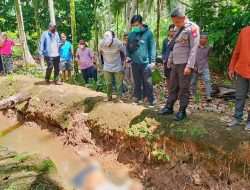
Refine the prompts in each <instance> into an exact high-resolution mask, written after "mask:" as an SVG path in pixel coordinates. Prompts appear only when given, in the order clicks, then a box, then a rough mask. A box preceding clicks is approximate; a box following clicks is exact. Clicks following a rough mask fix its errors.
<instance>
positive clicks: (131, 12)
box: [126, 0, 137, 32]
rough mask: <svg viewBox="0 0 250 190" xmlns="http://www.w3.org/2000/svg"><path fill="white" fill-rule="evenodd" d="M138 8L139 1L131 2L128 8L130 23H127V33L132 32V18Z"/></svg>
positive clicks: (133, 0) (132, 0)
mask: <svg viewBox="0 0 250 190" xmlns="http://www.w3.org/2000/svg"><path fill="white" fill-rule="evenodd" d="M136 6H137V0H131V3H130V6H128V8H129V15H127V18H128V20H127V21H128V22H127V27H126V32H130V30H131V25H130V21H131V19H132V17H133V16H134V14H135V11H136Z"/></svg>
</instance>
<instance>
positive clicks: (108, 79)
mask: <svg viewBox="0 0 250 190" xmlns="http://www.w3.org/2000/svg"><path fill="white" fill-rule="evenodd" d="M113 77H114V78H115V84H116V87H117V88H116V97H117V98H121V95H122V72H121V71H119V72H108V71H104V79H105V82H106V85H107V96H108V98H112V91H113V85H112V81H113Z"/></svg>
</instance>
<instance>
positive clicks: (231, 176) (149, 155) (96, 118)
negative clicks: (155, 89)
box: [0, 76, 250, 190]
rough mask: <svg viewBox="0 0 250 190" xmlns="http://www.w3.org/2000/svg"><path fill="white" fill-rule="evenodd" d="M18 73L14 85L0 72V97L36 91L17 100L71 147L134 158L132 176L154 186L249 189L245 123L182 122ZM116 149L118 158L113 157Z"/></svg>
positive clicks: (196, 116) (201, 116)
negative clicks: (233, 125)
mask: <svg viewBox="0 0 250 190" xmlns="http://www.w3.org/2000/svg"><path fill="white" fill-rule="evenodd" d="M14 78H15V81H14V82H12V85H9V81H8V80H7V79H6V78H4V77H1V78H0V87H1V89H4V90H3V91H1V92H0V99H1V98H4V97H8V96H10V95H12V94H14V93H17V92H21V91H25V92H29V93H31V94H32V99H31V101H30V102H29V103H28V104H22V105H19V106H17V110H18V111H20V112H22V113H23V114H25V115H26V116H27V117H28V118H29V119H32V120H38V119H39V120H41V121H42V122H43V123H46V124H49V125H50V126H55V127H50V131H51V132H53V133H54V134H61V135H60V137H61V138H62V142H64V143H65V144H66V145H68V146H71V147H74V148H75V149H81V148H82V147H88V146H89V147H95V148H92V150H93V153H91V154H93V155H98V156H99V154H97V152H98V151H99V150H101V153H102V154H104V155H105V156H104V157H106V158H107V159H111V160H115V161H118V162H120V163H122V164H125V165H127V164H129V166H131V168H132V170H131V171H130V173H131V176H136V177H138V178H140V179H141V181H142V182H143V183H144V184H145V186H146V187H148V188H150V187H152V186H153V187H155V188H156V189H220V190H221V189H228V188H231V187H233V189H239V185H240V189H244V188H245V187H246V189H248V188H249V187H250V186H249V182H248V179H249V171H250V170H249V165H250V157H249V155H250V143H249V142H250V134H248V133H246V132H245V131H244V130H242V127H239V128H236V129H234V130H227V128H226V126H225V124H224V123H223V122H221V117H223V115H219V114H214V113H208V112H206V113H205V112H195V113H192V114H191V115H189V118H188V119H187V120H185V121H183V122H180V123H177V122H173V121H172V119H171V116H167V117H159V116H157V114H156V112H155V110H149V109H145V108H144V107H142V106H134V105H131V104H117V103H103V102H102V99H103V98H104V97H105V95H104V94H102V93H98V92H94V91H91V90H89V89H86V88H83V87H79V86H72V85H67V84H64V85H62V86H54V85H50V86H45V85H44V84H43V82H41V81H40V80H39V79H34V78H29V77H25V76H14ZM56 126H57V127H60V128H61V129H59V128H56ZM96 147H97V148H96ZM110 152H115V155H116V156H115V157H113V158H112V157H111V158H109V154H110ZM98 156H97V157H98ZM111 163H112V162H111ZM111 165H112V164H111ZM175 179H177V180H175ZM166 187H167V188H166Z"/></svg>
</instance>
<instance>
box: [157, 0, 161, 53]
mask: <svg viewBox="0 0 250 190" xmlns="http://www.w3.org/2000/svg"><path fill="white" fill-rule="evenodd" d="M160 1H161V0H157V26H156V49H157V50H159V49H160V45H159V38H160V20H161V2H160ZM156 52H157V51H156ZM156 54H157V53H156Z"/></svg>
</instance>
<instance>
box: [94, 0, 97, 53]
mask: <svg viewBox="0 0 250 190" xmlns="http://www.w3.org/2000/svg"><path fill="white" fill-rule="evenodd" d="M94 15H95V22H94V31H95V40H94V50H95V51H97V48H98V27H97V26H98V19H97V2H96V0H94Z"/></svg>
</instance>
